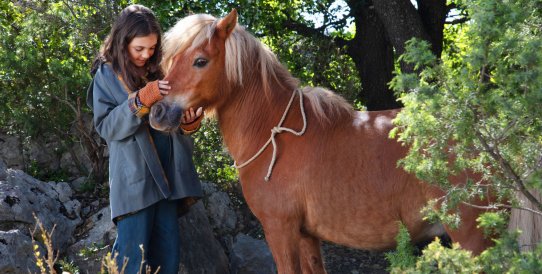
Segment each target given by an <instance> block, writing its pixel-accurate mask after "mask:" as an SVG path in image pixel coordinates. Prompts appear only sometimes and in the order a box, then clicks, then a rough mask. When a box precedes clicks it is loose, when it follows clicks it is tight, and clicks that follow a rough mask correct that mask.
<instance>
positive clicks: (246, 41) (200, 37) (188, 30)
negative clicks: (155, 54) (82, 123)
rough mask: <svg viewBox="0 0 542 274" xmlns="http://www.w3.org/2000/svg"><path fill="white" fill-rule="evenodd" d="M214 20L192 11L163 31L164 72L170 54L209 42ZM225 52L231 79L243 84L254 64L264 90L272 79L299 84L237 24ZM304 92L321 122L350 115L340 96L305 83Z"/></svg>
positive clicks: (261, 44) (286, 85) (214, 27)
mask: <svg viewBox="0 0 542 274" xmlns="http://www.w3.org/2000/svg"><path fill="white" fill-rule="evenodd" d="M217 22H218V19H217V18H216V17H214V16H211V15H208V14H195V15H190V16H187V17H185V18H183V19H181V20H179V21H178V22H177V23H176V24H175V26H173V27H172V28H171V29H170V30H168V31H167V32H166V33H165V34H164V39H163V43H162V51H163V52H162V54H163V59H162V63H161V65H162V69H163V71H164V73H165V74H167V73H168V71H169V69H170V68H171V65H172V62H173V58H174V57H175V56H176V55H177V54H179V53H181V52H183V51H185V50H190V49H193V48H197V47H199V46H201V45H202V44H203V43H205V42H209V41H210V40H211V38H212V37H213V34H214V32H215V29H216V24H217ZM225 54H226V56H225V72H226V77H227V79H228V81H229V82H230V83H234V84H236V85H238V86H243V81H244V80H245V79H243V75H244V73H245V72H247V71H249V70H253V69H254V67H253V66H254V65H253V64H257V65H258V66H259V70H258V71H259V78H260V81H261V83H262V87H263V92H264V94H266V95H269V94H271V92H272V90H271V89H272V88H271V85H272V83H276V84H278V85H280V86H282V87H297V86H299V80H298V79H297V78H295V77H293V76H292V75H291V74H290V73H289V72H288V71H287V69H286V68H285V67H284V66H283V65H282V64H281V63H280V61H279V60H278V59H277V57H276V55H275V54H274V53H273V52H272V51H271V50H270V49H269V48H268V47H267V46H266V45H265V44H263V43H262V42H260V41H259V40H257V39H256V38H255V37H254V36H252V35H251V34H250V33H249V32H247V31H245V30H244V28H242V27H241V26H239V24H237V25H236V27H235V30H234V31H233V32H232V33H231V35H230V36H229V37H228V39H227V40H226V52H225ZM247 60H254V62H253V63H251V64H247V63H246V61H247ZM243 61H245V62H243ZM245 66H246V67H245ZM303 94H305V96H306V97H307V98H308V99H309V102H311V104H312V106H313V110H314V112H315V113H316V115H317V117H318V119H319V120H320V121H321V122H324V121H327V122H329V121H330V119H331V120H333V119H335V118H340V117H345V116H344V115H346V116H350V117H351V116H352V115H353V109H352V106H351V105H350V104H349V103H348V102H347V101H346V100H344V99H343V98H342V97H341V96H339V95H336V94H335V93H333V92H331V91H329V90H327V89H324V88H310V87H305V88H303Z"/></svg>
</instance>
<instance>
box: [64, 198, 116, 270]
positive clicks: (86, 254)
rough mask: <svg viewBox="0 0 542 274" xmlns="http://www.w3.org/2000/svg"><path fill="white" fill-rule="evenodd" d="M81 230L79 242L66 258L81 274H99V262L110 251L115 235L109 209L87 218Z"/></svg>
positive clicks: (70, 249)
mask: <svg viewBox="0 0 542 274" xmlns="http://www.w3.org/2000/svg"><path fill="white" fill-rule="evenodd" d="M81 230H83V233H82V235H81V236H80V240H79V241H77V242H76V243H75V244H73V245H71V246H70V247H69V248H68V250H67V254H68V258H69V259H70V260H72V261H73V262H74V264H75V265H77V266H78V267H79V269H80V270H81V273H100V268H101V261H102V259H103V257H104V256H105V255H106V254H107V253H108V252H110V251H111V247H112V246H113V243H114V241H115V237H116V235H117V228H116V226H115V224H114V223H113V221H111V209H110V207H104V208H102V209H101V210H100V211H98V212H97V213H95V214H94V215H92V216H91V217H90V218H88V219H87V220H86V221H85V223H84V224H83V226H82V228H81Z"/></svg>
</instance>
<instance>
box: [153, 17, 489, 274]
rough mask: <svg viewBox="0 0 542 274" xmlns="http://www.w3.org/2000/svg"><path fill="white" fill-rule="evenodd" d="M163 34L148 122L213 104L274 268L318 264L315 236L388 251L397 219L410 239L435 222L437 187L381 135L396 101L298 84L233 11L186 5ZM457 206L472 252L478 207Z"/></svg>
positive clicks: (157, 124) (461, 234) (167, 120)
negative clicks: (428, 214)
mask: <svg viewBox="0 0 542 274" xmlns="http://www.w3.org/2000/svg"><path fill="white" fill-rule="evenodd" d="M163 45H164V52H163V54H164V60H163V67H164V71H165V72H166V73H167V76H166V78H165V80H168V81H169V82H170V84H171V87H172V89H171V91H170V93H169V95H167V96H166V97H165V98H164V99H163V100H162V101H160V102H159V103H157V104H155V105H154V106H153V107H152V109H151V115H150V122H151V125H152V126H153V127H154V128H156V129H159V130H164V131H170V130H175V129H176V128H178V126H179V121H180V117H179V116H178V114H179V113H180V112H179V111H178V110H179V109H188V108H190V107H194V108H197V107H200V106H201V107H204V108H205V109H206V111H207V112H210V111H212V112H214V113H215V116H216V118H217V119H218V122H219V127H220V131H221V133H222V135H223V138H224V142H225V144H226V146H227V147H228V150H229V152H230V154H231V156H232V157H233V159H234V160H235V161H236V163H237V165H238V167H239V178H240V182H241V185H242V189H243V195H244V197H245V199H246V201H247V203H248V205H249V207H250V209H251V210H252V212H253V213H254V215H255V216H256V217H257V218H258V219H259V220H260V222H261V224H262V226H263V228H264V232H265V238H266V240H267V242H268V244H269V247H270V249H271V251H272V254H273V257H274V259H275V262H276V264H277V268H278V272H279V273H326V272H325V269H324V266H323V262H322V256H321V253H320V241H321V240H326V241H331V242H334V243H338V244H341V245H345V246H349V247H355V248H360V249H368V250H384V249H389V248H393V247H394V246H395V244H396V243H395V239H394V238H395V236H396V235H397V232H398V227H399V226H398V224H399V222H402V223H403V224H404V225H405V226H406V227H407V228H408V231H409V232H410V234H411V237H412V239H413V240H414V241H420V240H425V239H430V238H432V237H434V236H435V235H439V234H440V233H443V231H442V229H441V228H442V226H441V225H439V224H430V223H428V222H426V221H424V220H423V219H422V215H421V213H420V209H421V208H422V207H423V206H424V205H426V203H427V201H428V200H429V199H433V198H437V197H440V196H442V195H443V192H441V191H440V190H438V189H436V188H434V187H432V186H430V185H428V184H425V183H423V182H420V181H419V180H417V179H416V178H415V176H413V175H410V174H407V173H406V172H405V171H403V170H402V169H401V168H398V167H397V160H399V159H401V158H402V157H404V156H405V153H406V152H407V148H405V147H403V146H401V145H400V144H399V143H398V142H397V141H396V140H392V139H390V138H388V133H389V131H390V130H391V129H392V127H393V125H392V122H391V121H392V119H393V118H394V117H395V115H396V113H397V110H390V111H375V112H357V111H354V110H353V109H352V107H351V106H350V105H349V104H348V103H347V102H346V101H345V100H344V99H343V98H341V97H339V96H338V95H335V94H333V93H332V92H330V91H328V90H325V89H322V88H299V87H298V80H297V79H296V78H294V77H293V76H292V75H291V74H290V73H289V72H288V71H287V69H286V68H284V66H282V65H281V64H280V62H279V61H278V60H277V58H276V56H275V55H274V54H273V53H272V52H271V51H269V50H268V49H267V48H266V47H265V46H264V45H263V44H262V43H261V42H259V41H258V40H256V39H255V38H254V37H253V36H252V35H250V34H249V33H248V32H246V31H245V30H243V29H242V28H241V27H239V26H238V25H237V12H236V11H235V10H233V11H232V12H231V13H230V14H228V15H227V16H226V17H224V18H222V19H216V18H214V17H212V16H210V15H202V14H199V15H191V16H188V17H186V18H184V19H182V20H180V21H179V22H178V23H177V24H176V25H175V26H174V27H173V28H172V29H171V30H169V31H168V32H167V33H166V34H165V37H164V43H163ZM283 116H284V117H283ZM270 136H272V137H270ZM266 144H267V146H266ZM244 164H246V165H244ZM465 176H467V175H463V176H460V177H458V178H454V180H456V181H457V182H461V181H464V180H465V179H466V177H465ZM267 179H268V180H267ZM459 210H460V211H461V216H462V218H463V219H462V222H461V225H460V227H459V228H458V229H455V230H450V229H446V231H447V232H448V233H449V236H450V237H451V239H452V240H453V241H455V242H459V243H460V244H461V246H462V247H463V248H466V249H469V250H472V251H473V252H474V253H475V254H477V253H480V252H481V251H482V250H484V249H485V248H486V247H487V246H488V245H489V244H490V242H491V241H490V240H488V239H485V238H484V237H483V235H482V232H481V231H480V230H478V229H477V228H476V221H475V219H476V217H477V216H478V215H479V214H480V210H479V209H475V208H472V207H466V206H461V207H460V208H459Z"/></svg>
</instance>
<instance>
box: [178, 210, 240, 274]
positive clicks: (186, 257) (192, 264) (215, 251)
mask: <svg viewBox="0 0 542 274" xmlns="http://www.w3.org/2000/svg"><path fill="white" fill-rule="evenodd" d="M179 224H180V235H181V265H180V271H179V273H183V274H185V273H186V274H189V273H217V274H222V273H229V267H228V257H227V256H226V254H225V253H224V249H223V248H222V246H220V243H219V242H218V241H217V240H216V239H215V237H214V235H213V231H212V229H211V225H210V224H209V220H208V219H207V216H206V212H205V208H204V207H203V203H202V202H201V201H199V202H197V203H196V204H195V205H193V206H192V207H191V208H190V211H189V212H188V213H187V214H186V215H184V216H183V217H181V218H179Z"/></svg>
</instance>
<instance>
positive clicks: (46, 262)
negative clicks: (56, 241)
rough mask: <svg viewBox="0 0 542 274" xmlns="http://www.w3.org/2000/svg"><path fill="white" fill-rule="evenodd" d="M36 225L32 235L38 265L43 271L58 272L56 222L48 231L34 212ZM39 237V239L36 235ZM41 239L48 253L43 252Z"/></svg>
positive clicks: (53, 273) (52, 273)
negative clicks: (55, 246) (54, 242)
mask: <svg viewBox="0 0 542 274" xmlns="http://www.w3.org/2000/svg"><path fill="white" fill-rule="evenodd" d="M32 214H33V216H34V220H35V221H36V225H35V226H34V230H32V231H30V232H31V235H32V247H33V251H34V252H33V253H34V258H35V259H36V266H37V267H38V268H39V269H40V271H41V273H51V274H56V269H55V267H54V266H55V263H56V262H57V260H58V252H57V253H55V252H54V249H53V233H54V232H55V227H56V224H55V225H53V228H52V229H51V232H47V230H46V229H45V227H44V226H43V223H42V222H41V221H40V220H39V219H38V217H36V214H34V213H32ZM36 236H37V237H38V240H36V239H35V237H36ZM38 241H40V242H41V243H42V244H43V245H44V246H45V248H46V251H47V253H46V254H41V251H40V247H39V245H38Z"/></svg>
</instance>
